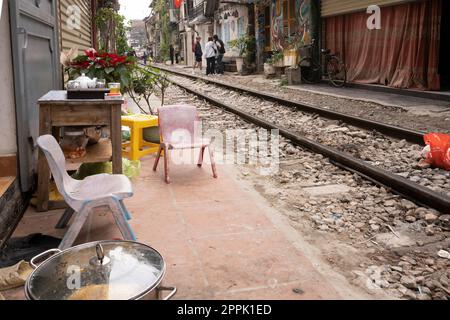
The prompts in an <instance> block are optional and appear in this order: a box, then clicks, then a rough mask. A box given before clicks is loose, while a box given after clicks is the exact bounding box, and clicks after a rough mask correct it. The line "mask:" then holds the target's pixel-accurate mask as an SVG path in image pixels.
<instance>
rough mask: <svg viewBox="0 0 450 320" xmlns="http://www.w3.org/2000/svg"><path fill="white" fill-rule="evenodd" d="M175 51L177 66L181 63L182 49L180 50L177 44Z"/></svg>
mask: <svg viewBox="0 0 450 320" xmlns="http://www.w3.org/2000/svg"><path fill="white" fill-rule="evenodd" d="M174 49H175V63H176V64H179V63H180V48H179V46H178V45H177V44H176V45H175V46H174Z"/></svg>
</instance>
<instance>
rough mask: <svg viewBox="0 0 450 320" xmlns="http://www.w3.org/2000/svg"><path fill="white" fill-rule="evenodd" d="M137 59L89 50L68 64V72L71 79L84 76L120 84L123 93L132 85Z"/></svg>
mask: <svg viewBox="0 0 450 320" xmlns="http://www.w3.org/2000/svg"><path fill="white" fill-rule="evenodd" d="M135 65H136V58H134V57H128V56H122V55H118V54H115V53H103V52H102V53H99V52H97V51H96V50H95V49H89V50H86V51H85V52H84V54H82V55H78V56H77V57H75V58H74V59H73V60H72V61H70V62H69V63H68V66H67V67H66V72H67V73H68V75H69V79H75V78H77V77H79V76H81V75H82V74H85V75H86V76H87V77H89V78H91V79H92V78H97V79H105V81H106V82H107V83H108V82H120V84H121V90H122V92H125V91H126V90H127V87H128V86H129V85H130V79H131V77H132V72H133V70H134V68H135Z"/></svg>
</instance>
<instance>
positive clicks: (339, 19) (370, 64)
mask: <svg viewBox="0 0 450 320" xmlns="http://www.w3.org/2000/svg"><path fill="white" fill-rule="evenodd" d="M441 1H442V0H428V1H418V2H414V3H407V4H403V5H397V6H391V7H383V8H381V30H369V29H368V28H367V25H366V22H367V19H368V17H369V15H368V14H367V13H366V12H358V13H353V14H347V15H341V16H336V17H330V18H327V19H326V22H325V28H326V47H327V48H328V49H331V50H332V52H335V53H338V54H339V56H340V57H341V58H342V59H343V60H344V62H345V64H346V66H347V69H348V73H347V78H348V80H349V81H351V82H359V83H368V84H382V85H387V86H390V87H397V88H414V89H420V90H439V89H440V81H439V80H440V79H439V74H438V66H439V43H440V39H439V38H440V21H441V5H442V2H441Z"/></svg>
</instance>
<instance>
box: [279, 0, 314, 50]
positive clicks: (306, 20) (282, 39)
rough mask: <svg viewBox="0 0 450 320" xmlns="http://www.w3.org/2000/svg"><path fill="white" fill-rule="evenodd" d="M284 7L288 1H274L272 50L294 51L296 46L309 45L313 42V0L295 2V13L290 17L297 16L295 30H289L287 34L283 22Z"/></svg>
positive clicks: (296, 0) (297, 0)
mask: <svg viewBox="0 0 450 320" xmlns="http://www.w3.org/2000/svg"><path fill="white" fill-rule="evenodd" d="M283 5H287V1H286V2H284V3H283V1H282V0H272V25H271V36H272V49H273V50H278V51H283V50H284V49H293V48H294V46H298V45H304V44H309V43H310V42H311V17H312V14H311V0H295V12H291V13H290V16H295V30H289V34H285V28H284V27H285V26H284V25H283V20H285V19H288V18H287V17H283Z"/></svg>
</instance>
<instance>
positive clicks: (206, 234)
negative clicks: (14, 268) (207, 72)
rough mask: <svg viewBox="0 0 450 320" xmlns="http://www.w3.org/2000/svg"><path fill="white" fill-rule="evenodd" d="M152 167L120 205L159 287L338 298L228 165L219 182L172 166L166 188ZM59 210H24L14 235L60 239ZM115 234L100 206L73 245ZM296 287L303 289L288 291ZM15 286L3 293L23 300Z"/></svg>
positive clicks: (181, 295)
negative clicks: (156, 264) (162, 274)
mask: <svg viewBox="0 0 450 320" xmlns="http://www.w3.org/2000/svg"><path fill="white" fill-rule="evenodd" d="M152 165H153V157H146V158H144V159H142V171H141V175H140V177H139V178H137V179H135V180H134V181H133V186H134V191H135V193H134V196H133V197H132V198H130V199H127V200H126V201H125V203H126V206H127V208H128V209H129V211H130V212H131V214H132V217H133V219H132V220H131V221H130V224H131V226H132V227H133V229H134V231H135V233H136V235H137V237H138V241H140V242H142V243H145V244H148V245H150V246H152V247H154V248H155V249H157V250H158V251H159V252H160V253H161V254H162V255H163V256H164V257H165V259H166V263H167V272H166V278H165V280H164V284H165V285H175V286H177V287H178V294H177V296H176V298H177V299H312V298H339V295H338V294H337V293H336V292H335V291H334V290H333V289H332V287H331V286H330V285H329V284H328V283H327V281H326V280H325V279H324V278H323V277H322V276H321V275H320V274H319V273H318V272H317V271H316V270H315V269H314V267H313V266H312V264H311V263H310V262H309V261H308V260H307V259H306V258H305V257H304V256H303V254H302V253H301V252H300V251H299V250H297V249H296V248H295V247H294V245H293V244H292V243H291V242H290V241H289V240H288V239H287V238H286V237H285V236H284V234H283V232H282V231H280V230H279V228H277V226H276V225H274V223H273V222H272V221H271V220H269V219H268V212H269V209H268V208H267V207H265V205H264V204H262V203H259V202H258V200H257V199H255V197H254V195H253V194H252V193H251V192H249V191H248V190H246V188H247V187H243V186H242V185H241V184H240V183H238V182H237V180H236V179H237V178H236V176H235V173H234V171H233V170H232V169H231V168H229V167H226V166H219V179H213V178H212V176H211V168H210V167H209V166H208V165H206V164H205V166H204V167H203V168H202V169H199V168H197V167H196V166H195V164H193V165H172V166H171V181H172V183H171V184H169V185H168V184H166V183H165V182H164V180H163V174H162V170H163V166H162V165H163V163H161V164H160V167H159V168H158V171H157V172H156V173H155V172H153V171H152ZM61 213H62V212H61V211H57V212H56V211H55V212H48V213H35V212H34V211H33V209H29V211H28V212H27V214H26V215H25V217H24V218H23V220H22V222H21V223H20V225H19V227H18V229H17V230H16V232H15V234H14V236H22V235H27V234H30V233H35V232H42V233H45V234H49V235H54V236H59V237H62V235H63V233H64V230H63V231H60V230H55V229H54V225H55V224H56V222H57V220H58V219H59V217H60V215H61ZM113 238H120V232H119V231H118V229H117V228H116V226H115V224H114V220H113V218H112V216H111V215H110V214H109V213H108V212H104V211H102V210H100V212H97V213H95V214H93V215H92V216H91V217H90V219H89V221H88V223H87V224H86V225H85V226H84V228H83V230H82V232H81V233H80V235H79V237H78V238H77V243H83V242H87V241H95V240H104V239H113ZM296 288H297V289H298V288H299V289H301V290H303V292H302V294H297V293H294V292H293V291H292V290H293V289H296ZM19 291H20V290H19ZM19 291H17V290H16V291H11V292H10V294H9V295H8V293H6V294H5V296H6V297H7V298H16V299H17V298H20V295H21V294H20V292H19ZM18 292H19V293H18Z"/></svg>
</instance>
